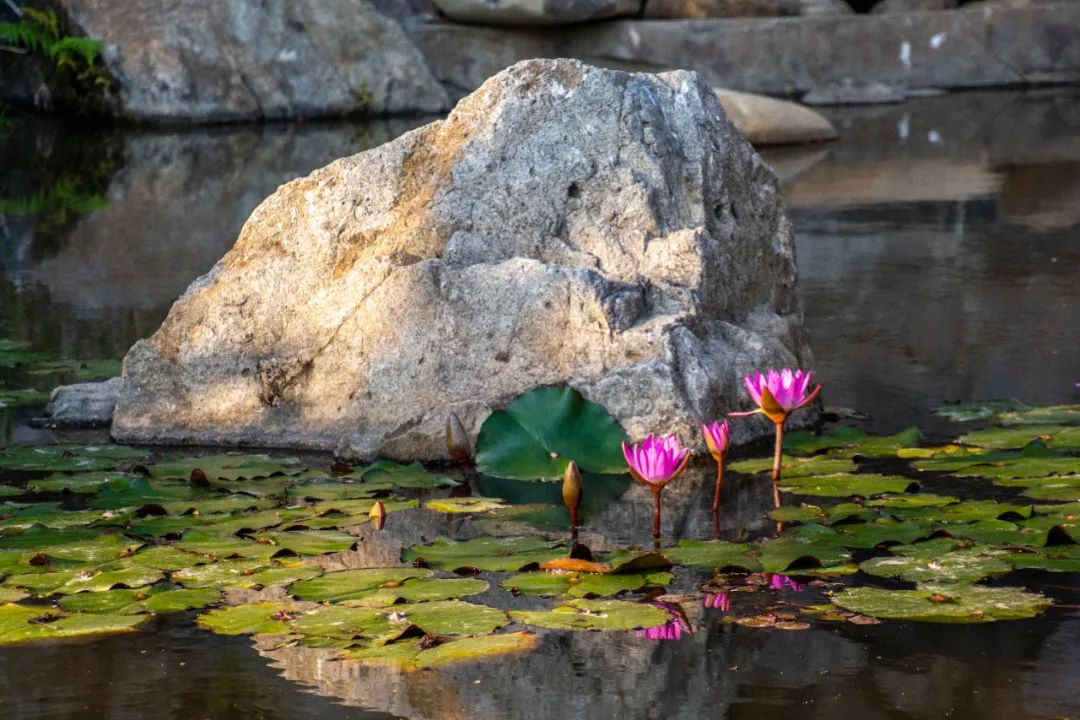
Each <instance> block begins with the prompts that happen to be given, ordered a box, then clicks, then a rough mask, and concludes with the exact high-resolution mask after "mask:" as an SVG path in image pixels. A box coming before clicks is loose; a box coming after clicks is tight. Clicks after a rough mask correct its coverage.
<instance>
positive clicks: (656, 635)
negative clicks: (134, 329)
mask: <svg viewBox="0 0 1080 720" xmlns="http://www.w3.org/2000/svg"><path fill="white" fill-rule="evenodd" d="M649 604H650V605H653V606H655V607H658V608H660V609H661V610H666V611H667V613H668V615H669V616H670V617H671V620H670V621H669V622H667V623H664V624H663V625H658V626H656V627H651V628H645V629H644V630H636V631H634V635H635V636H636V637H637V638H638V639H641V640H679V639H680V638H682V635H683V633H684V632H685V633H687V634H692V633H693V632H694V631H693V630H692V629H691V628H690V621H689V620H688V619H687V617H686V613H685V612H684V611H683V609H682V607H681V606H680V605H679V604H678V603H671V602H663V601H661V600H657V601H655V602H651V603H649Z"/></svg>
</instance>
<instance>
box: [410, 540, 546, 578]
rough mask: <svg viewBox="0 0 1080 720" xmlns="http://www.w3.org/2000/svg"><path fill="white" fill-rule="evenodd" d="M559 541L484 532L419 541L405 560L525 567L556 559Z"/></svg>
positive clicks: (486, 568) (442, 565)
mask: <svg viewBox="0 0 1080 720" xmlns="http://www.w3.org/2000/svg"><path fill="white" fill-rule="evenodd" d="M564 552H565V550H564V548H563V546H562V545H561V544H560V543H552V542H550V541H548V540H544V539H543V538H537V537H509V538H502V537H490V536H481V537H477V538H473V539H472V540H466V541H464V542H457V541H454V540H448V539H446V538H439V539H438V540H436V541H435V542H434V543H432V544H431V545H416V546H413V547H411V548H409V549H408V550H406V551H405V553H404V554H403V556H402V557H403V558H404V560H405V561H406V562H413V563H422V564H423V565H425V566H426V567H431V568H435V569H437V570H450V571H458V570H477V571H480V572H495V571H499V570H510V571H512V570H522V569H524V568H526V567H527V566H529V565H533V564H540V563H542V562H546V561H548V560H553V559H555V558H557V557H560V556H562V555H563V554H564Z"/></svg>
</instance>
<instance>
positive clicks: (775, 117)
mask: <svg viewBox="0 0 1080 720" xmlns="http://www.w3.org/2000/svg"><path fill="white" fill-rule="evenodd" d="M716 97H717V99H718V100H719V101H720V106H721V107H723V108H724V112H725V113H727V116H728V117H729V118H730V119H731V122H733V123H734V124H735V128H736V129H737V130H738V131H739V132H741V133H742V134H743V137H745V138H746V139H747V140H749V141H750V142H751V143H753V144H754V145H790V144H795V143H806V142H819V141H822V140H832V139H833V138H835V137H836V128H835V127H833V124H832V123H831V122H829V120H828V119H827V118H826V117H825V116H824V115H822V114H821V113H819V112H817V111H815V110H811V109H810V108H807V107H803V106H802V105H799V104H798V103H794V102H789V101H787V100H778V99H776V98H771V97H768V96H767V95H754V94H753V93H744V92H737V91H735V90H717V91H716Z"/></svg>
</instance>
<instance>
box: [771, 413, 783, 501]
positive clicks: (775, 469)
mask: <svg viewBox="0 0 1080 720" xmlns="http://www.w3.org/2000/svg"><path fill="white" fill-rule="evenodd" d="M783 454H784V422H783V421H782V420H781V421H780V422H778V423H776V454H775V456H774V457H773V466H772V496H773V505H775V506H776V507H780V463H781V459H782V457H783Z"/></svg>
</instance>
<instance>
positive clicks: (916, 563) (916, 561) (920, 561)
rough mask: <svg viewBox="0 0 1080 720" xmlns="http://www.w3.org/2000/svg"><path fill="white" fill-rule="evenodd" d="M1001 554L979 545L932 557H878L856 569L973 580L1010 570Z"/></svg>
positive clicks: (909, 578)
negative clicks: (976, 547)
mask: <svg viewBox="0 0 1080 720" xmlns="http://www.w3.org/2000/svg"><path fill="white" fill-rule="evenodd" d="M1001 555H1002V553H1001V552H999V551H998V552H995V551H991V550H987V549H985V548H979V549H972V550H957V551H955V552H947V553H944V554H942V555H938V556H936V557H925V556H919V557H903V556H899V557H880V558H873V559H871V560H867V561H866V562H863V563H861V564H860V565H859V569H860V570H862V571H863V572H865V573H869V574H870V575H877V576H879V577H894V578H899V579H901V580H907V581H909V582H916V583H921V582H950V583H953V582H974V581H976V580H981V579H983V578H987V577H994V576H996V575H1004V574H1005V573H1007V572H1009V571H1010V570H1012V566H1011V565H1010V564H1009V563H1007V562H1005V561H1004V560H1002V559H1001V557H1000V556H1001Z"/></svg>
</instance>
